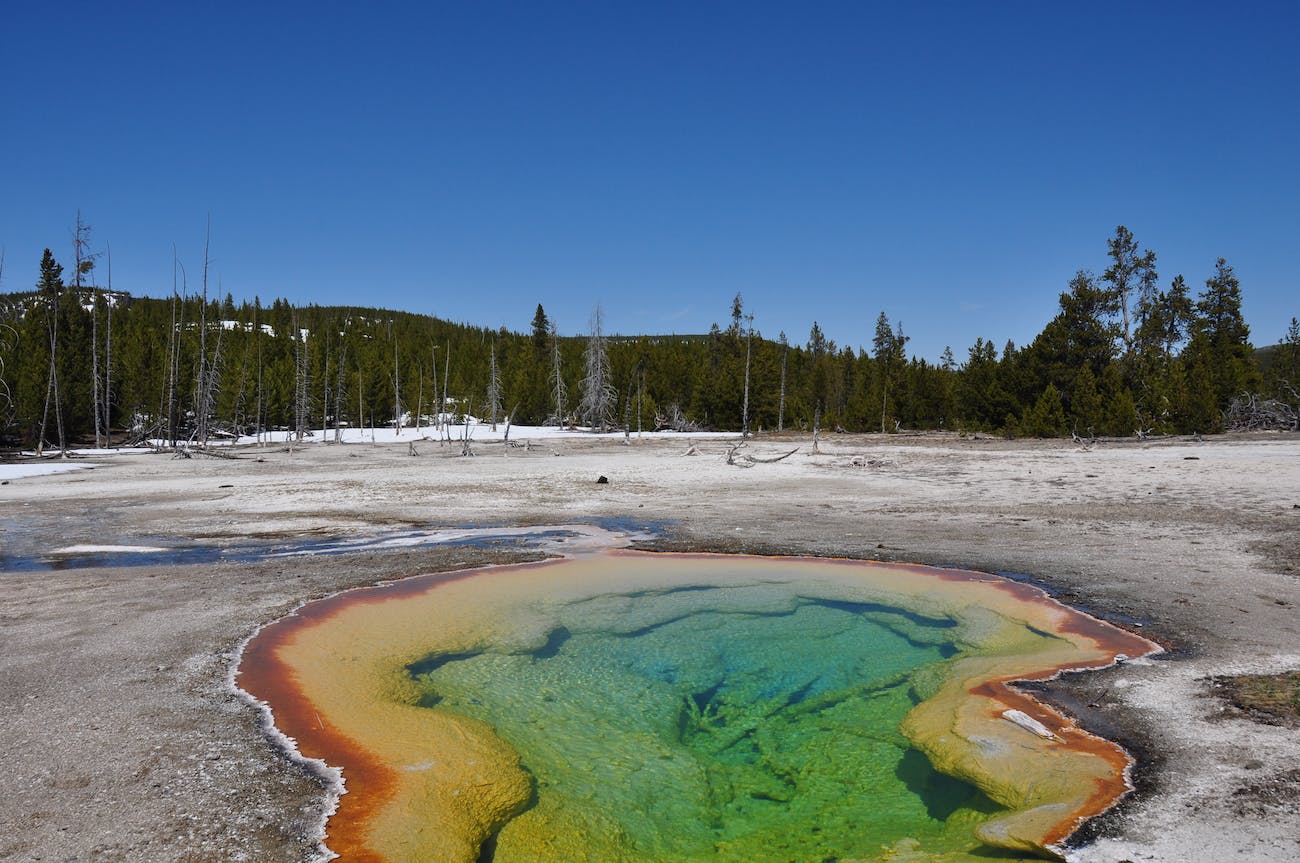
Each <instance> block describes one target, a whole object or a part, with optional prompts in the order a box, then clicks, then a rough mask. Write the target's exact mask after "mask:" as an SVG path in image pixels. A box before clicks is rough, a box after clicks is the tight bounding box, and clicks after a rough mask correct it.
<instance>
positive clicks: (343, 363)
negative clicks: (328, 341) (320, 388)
mask: <svg viewBox="0 0 1300 863" xmlns="http://www.w3.org/2000/svg"><path fill="white" fill-rule="evenodd" d="M347 364H348V346H347V342H344V343H343V344H341V345H340V346H339V361H338V362H337V363H336V364H335V374H336V375H337V376H338V382H337V383H335V384H334V442H335V443H340V442H341V441H342V440H343V436H342V432H341V430H340V427H339V417H340V416H341V415H342V413H343V370H344V369H345V368H346V367H347Z"/></svg>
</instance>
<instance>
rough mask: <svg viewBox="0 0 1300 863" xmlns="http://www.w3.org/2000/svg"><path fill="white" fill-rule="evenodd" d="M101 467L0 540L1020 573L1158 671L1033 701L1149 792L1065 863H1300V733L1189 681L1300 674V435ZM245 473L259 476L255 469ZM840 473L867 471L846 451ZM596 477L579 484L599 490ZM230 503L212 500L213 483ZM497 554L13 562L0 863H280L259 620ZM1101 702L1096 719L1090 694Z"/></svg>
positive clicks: (286, 837) (586, 445) (4, 500)
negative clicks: (468, 527)
mask: <svg viewBox="0 0 1300 863" xmlns="http://www.w3.org/2000/svg"><path fill="white" fill-rule="evenodd" d="M620 440H621V439H617V440H608V441H591V440H581V439H573V440H546V441H541V442H540V446H539V447H538V448H536V449H533V450H531V451H529V452H524V451H522V450H510V451H509V454H508V455H505V454H504V448H503V447H502V446H501V445H499V444H489V443H483V444H481V445H480V446H479V447H478V450H479V453H480V455H479V456H478V457H476V458H472V459H464V458H455V457H451V454H450V452H451V450H450V448H448V447H439V446H438V445H437V444H436V443H432V442H430V443H424V444H420V452H421V455H420V456H419V457H417V458H412V457H410V456H408V455H407V447H406V445H405V444H398V445H389V446H382V445H381V446H372V445H369V444H348V445H343V446H335V445H328V446H322V445H311V446H308V447H306V448H305V449H303V450H300V451H298V452H296V453H294V454H289V453H286V452H283V451H281V450H279V449H264V450H257V449H246V450H243V451H242V452H241V455H243V456H244V458H241V459H240V460H237V461H226V460H210V459H199V458H195V459H192V460H174V459H171V458H169V457H167V456H159V455H143V456H142V455H132V456H122V457H112V456H108V457H105V456H101V455H96V456H95V459H94V461H95V462H96V463H98V464H100V465H101V466H100V467H98V468H96V469H94V470H86V471H77V472H73V473H64V474H58V475H52V476H42V477H32V478H28V479H14V480H12V481H10V482H9V483H8V484H7V485H0V530H2V531H3V532H0V546H3V547H2V548H0V554H14V553H15V552H16V551H21V550H23V549H30V548H33V547H37V548H39V547H44V548H47V549H48V548H56V547H60V546H69V545H75V544H94V545H112V544H128V545H156V544H160V543H165V541H166V540H167V539H168V538H192V537H209V538H212V540H213V541H215V542H230V541H238V540H242V539H245V538H248V537H251V536H259V535H261V536H277V535H289V536H297V535H308V536H346V535H364V534H367V533H372V532H374V531H376V530H384V529H390V528H401V527H405V526H408V525H411V524H418V525H425V524H430V523H435V524H436V523H464V522H484V521H512V522H514V521H518V522H528V523H537V524H548V523H560V522H565V521H570V520H572V519H575V518H583V517H591V516H631V517H633V518H640V519H650V520H654V519H668V520H672V521H673V522H674V526H673V527H672V528H671V533H670V536H669V538H668V539H666V540H665V541H663V542H661V543H659V544H658V545H659V547H662V548H701V549H713V550H722V551H762V552H773V551H779V552H794V553H812V554H832V555H844V556H852V557H868V558H871V557H875V558H882V559H889V560H910V561H918V562H924V563H938V564H956V565H963V566H968V567H972V568H977V569H986V570H1004V571H1010V572H1018V573H1028V574H1031V575H1032V576H1033V577H1035V578H1036V579H1039V580H1040V581H1041V582H1042V583H1044V584H1046V585H1047V586H1049V587H1051V588H1052V589H1054V590H1055V591H1057V592H1058V594H1059V595H1060V596H1061V597H1062V598H1063V599H1065V600H1066V601H1070V602H1074V603H1076V604H1081V605H1083V606H1084V607H1089V608H1094V609H1097V610H1099V611H1101V612H1103V613H1106V614H1110V615H1112V616H1119V617H1123V618H1128V619H1134V620H1137V621H1140V622H1142V623H1143V624H1144V627H1143V631H1145V632H1147V633H1149V634H1152V635H1154V636H1155V637H1157V638H1159V639H1162V640H1163V641H1165V642H1167V643H1169V644H1170V645H1171V646H1172V647H1173V648H1174V654H1173V655H1174V658H1173V659H1168V660H1160V661H1155V662H1151V663H1144V664H1138V663H1134V664H1130V665H1127V666H1125V667H1122V668H1120V669H1115V670H1112V671H1108V672H1104V673H1101V674H1097V675H1089V676H1073V677H1071V678H1069V679H1067V680H1064V681H1061V682H1059V683H1057V684H1054V685H1052V686H1051V687H1050V692H1049V693H1048V696H1049V697H1050V698H1052V699H1053V700H1054V701H1056V702H1057V703H1058V704H1061V705H1063V706H1065V707H1067V708H1071V709H1075V710H1077V711H1078V712H1080V713H1082V714H1083V718H1084V719H1085V721H1087V722H1088V723H1089V724H1091V725H1092V726H1093V727H1096V728H1098V730H1104V731H1106V732H1107V733H1111V734H1114V735H1116V736H1117V737H1118V738H1119V739H1121V740H1122V741H1123V742H1125V743H1126V744H1128V745H1130V746H1132V747H1134V748H1135V749H1137V750H1138V751H1140V752H1141V753H1142V754H1143V755H1144V756H1145V757H1144V762H1143V763H1144V766H1143V768H1142V769H1141V770H1140V771H1139V772H1138V774H1137V778H1138V780H1139V784H1140V785H1141V787H1142V793H1141V794H1140V795H1139V796H1138V797H1137V798H1135V799H1134V800H1131V801H1129V802H1127V803H1125V804H1124V805H1123V806H1122V807H1121V808H1120V809H1119V810H1117V811H1116V812H1115V813H1112V814H1111V815H1109V816H1107V817H1106V818H1104V819H1102V820H1101V822H1100V824H1099V825H1097V826H1095V828H1094V830H1093V832H1095V833H1098V834H1099V836H1098V837H1097V838H1096V839H1095V841H1094V842H1092V844H1090V845H1086V846H1084V847H1082V848H1080V849H1077V850H1076V851H1074V852H1073V856H1074V857H1075V858H1076V859H1078V860H1079V861H1081V863H1119V861H1123V860H1131V861H1135V863H1136V861H1169V863H1176V862H1177V863H1181V861H1202V860H1204V861H1219V860H1234V861H1251V863H1253V861H1259V863H1265V861H1284V860H1291V859H1297V858H1300V803H1298V802H1297V801H1300V771H1297V769H1296V768H1297V765H1300V733H1298V732H1297V731H1296V730H1295V729H1286V728H1278V727H1273V726H1267V725H1262V724H1259V723H1257V722H1253V721H1251V720H1249V719H1246V718H1243V717H1240V716H1238V715H1235V714H1234V713H1233V711H1231V710H1230V709H1229V708H1227V707H1226V706H1225V705H1224V704H1223V703H1222V702H1220V701H1219V700H1218V699H1217V698H1215V697H1214V696H1213V694H1212V692H1211V687H1210V686H1209V685H1208V683H1207V679H1208V678H1209V677H1211V676H1213V675H1219V674H1226V673H1238V672H1244V671H1282V670H1290V669H1297V668H1300V614H1298V613H1297V606H1300V438H1297V437H1296V436H1290V437H1282V436H1269V437H1257V438H1252V439H1249V440H1245V439H1242V440H1233V439H1215V440H1209V441H1206V442H1199V443H1198V442H1156V443H1148V444H1139V443H1136V442H1131V443H1111V444H1103V445H1101V446H1098V447H1097V448H1095V449H1094V450H1092V451H1091V452H1083V451H1080V450H1079V449H1078V448H1077V447H1075V446H1073V445H1070V444H1067V443H1063V442H1047V443H1036V442H1028V443H1021V442H1016V443H1006V442H1002V441H960V440H956V439H955V438H951V437H949V438H942V439H934V438H928V439H919V438H898V437H877V436H871V437H847V436H836V437H834V438H831V439H829V440H828V441H826V442H824V443H823V449H824V450H825V451H826V452H827V454H826V455H819V456H812V455H809V454H808V443H809V441H808V440H807V439H800V438H786V439H775V438H763V439H761V440H760V441H759V442H757V443H754V444H752V445H751V451H753V452H755V453H756V454H760V455H765V454H774V453H777V452H779V451H783V450H785V449H789V448H790V447H793V446H795V445H802V447H803V448H802V449H801V450H800V452H799V453H797V454H796V455H794V456H792V457H791V458H789V459H787V460H785V461H783V462H780V463H777V464H760V465H758V466H755V467H753V468H748V469H743V468H738V467H734V466H729V465H727V464H726V463H725V461H724V459H723V453H724V450H725V445H724V444H723V443H722V442H720V441H707V440H706V441H695V443H696V444H697V445H698V446H699V448H700V449H701V454H700V455H698V456H684V455H683V453H684V452H685V450H686V447H687V442H686V441H673V440H667V441H662V440H660V441H650V440H643V441H633V445H632V446H630V447H623V446H620V445H618V444H619V441H620ZM257 459H262V460H261V461H258V460H257ZM855 462H857V463H855ZM601 474H603V475H606V476H608V477H609V480H610V482H609V484H608V485H597V484H595V482H594V481H595V479H596V477H597V476H598V475H601ZM223 486H228V487H225V488H223ZM506 557H509V555H507V554H503V553H489V552H481V551H470V550H465V549H412V550H405V551H390V552H382V553H380V552H364V553H359V554H354V555H348V556H344V557H334V558H329V559H318V560H313V559H302V558H296V559H280V560H274V561H269V562H265V563H261V564H255V565H249V564H245V565H236V564H232V563H216V564H208V565H187V566H149V567H132V568H117V569H80V570H64V571H46V572H4V573H0V752H3V756H0V757H2V758H3V763H2V765H0V800H3V801H4V802H3V803H0V860H6V861H7V860H23V861H26V860H86V861H89V860H95V861H100V860H104V861H111V860H149V861H152V860H159V861H163V860H169V861H171V860H175V861H234V860H259V861H260V860H268V861H272V860H274V861H279V860H283V861H295V860H303V859H306V857H307V856H308V855H309V853H310V850H311V844H312V839H313V837H312V835H311V834H312V830H313V825H314V824H315V822H316V819H317V818H318V817H319V813H320V807H321V805H322V802H321V801H322V796H321V793H320V790H319V785H318V784H317V783H316V782H315V781H314V780H313V779H312V778H311V777H309V776H307V775H305V774H304V773H303V771H301V770H300V769H299V768H297V767H295V766H293V765H291V764H289V763H288V762H287V761H286V760H285V759H283V758H281V757H280V756H279V755H278V754H277V753H276V752H274V751H273V749H272V748H271V747H270V745H269V744H268V742H267V741H266V738H265V737H264V736H263V735H262V734H261V733H260V731H259V730H258V728H257V722H256V715H255V714H254V712H253V711H252V710H251V709H250V708H249V707H247V706H246V705H244V704H243V703H242V702H241V701H240V700H238V699H237V698H235V697H234V696H233V695H231V694H230V693H228V692H226V691H225V690H224V688H223V683H224V678H225V675H226V673H227V671H228V668H229V665H230V655H231V651H233V650H234V649H235V648H236V647H237V646H238V644H239V643H240V642H241V641H242V640H243V639H244V638H245V637H247V636H248V634H249V633H250V632H252V631H253V629H254V628H255V627H256V626H258V625H259V624H261V623H264V622H266V621H268V620H271V619H274V618H275V617H277V616H279V615H282V614H284V613H285V612H287V611H288V610H290V609H291V608H292V607H293V606H294V605H295V604H297V603H298V602H300V601H302V600H303V599H306V598H310V597H315V596H321V595H325V594H327V593H330V592H333V591H336V590H338V589H340V588H342V587H345V586H348V585H352V584H357V583H366V582H370V581H374V580H379V579H384V578H392V577H396V576H401V575H406V574H413V573H416V572H422V571H429V570H433V569H446V568H456V567H463V566H467V565H474V564H478V563H482V562H485V561H488V560H493V559H502V558H506ZM1089 704H1094V705H1097V706H1096V707H1089V706H1088V705H1089Z"/></svg>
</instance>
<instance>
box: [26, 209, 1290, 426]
mask: <svg viewBox="0 0 1300 863" xmlns="http://www.w3.org/2000/svg"><path fill="white" fill-rule="evenodd" d="M87 235H88V230H86V229H85V226H84V225H83V224H82V223H81V221H80V218H79V219H78V228H77V231H76V238H77V243H76V244H75V247H74V260H73V261H72V274H71V276H70V277H69V278H67V279H65V277H64V268H63V266H62V265H61V264H60V263H59V262H58V261H57V260H56V259H55V258H54V256H53V255H52V254H51V253H50V252H49V251H48V250H46V252H45V254H44V256H43V258H42V260H41V262H40V266H39V273H38V277H37V281H36V285H35V290H34V291H29V292H24V293H17V294H8V295H3V296H0V435H3V437H4V439H5V440H6V441H7V442H9V443H10V444H11V445H16V444H21V445H23V446H27V447H35V446H38V445H44V446H46V447H49V446H55V447H57V446H66V445H70V444H71V443H73V442H76V443H83V442H87V441H90V440H100V441H102V442H106V441H108V440H109V439H110V438H109V435H110V434H111V435H112V436H113V437H112V439H113V440H115V441H117V442H121V441H122V440H123V439H124V438H129V437H132V436H135V437H142V436H144V435H149V436H155V437H160V438H164V439H170V440H175V441H179V440H198V441H205V440H210V439H212V438H213V436H217V435H222V434H229V433H233V432H240V433H244V434H252V433H256V431H257V430H259V429H273V428H279V429H291V430H298V431H300V432H302V433H306V430H308V429H313V428H314V429H320V428H326V429H331V428H335V427H357V426H361V427H371V426H377V427H383V426H391V425H393V424H395V423H399V422H400V423H402V424H412V425H413V424H416V423H417V422H419V423H426V422H428V421H429V418H436V417H437V416H438V415H439V413H440V412H441V411H442V410H443V409H444V408H446V409H447V411H448V413H449V414H455V415H457V416H460V415H463V414H465V413H472V414H474V415H475V416H478V417H480V418H483V419H485V420H487V421H492V422H499V421H504V420H505V418H506V417H507V416H508V417H509V418H510V420H511V421H512V422H515V423H524V424H546V423H551V424H555V423H561V422H562V423H566V424H582V425H591V426H596V427H600V428H604V429H614V428H626V429H630V430H631V431H636V430H638V429H642V428H644V429H647V430H648V429H651V428H655V427H662V426H669V427H678V428H682V427H688V426H698V427H703V428H714V429H731V430H740V429H742V428H746V429H748V430H778V429H802V430H811V429H812V428H813V427H814V426H820V428H821V429H823V430H836V429H843V430H847V431H873V430H874V431H886V432H889V431H896V430H899V429H938V428H942V429H948V430H965V431H984V432H989V433H1003V434H1011V435H1029V436H1057V435H1064V434H1068V433H1070V432H1072V431H1073V432H1075V433H1077V434H1079V435H1081V436H1088V435H1114V436H1131V435H1133V434H1134V433H1140V434H1162V433H1190V432H1207V433H1208V432H1215V431H1220V430H1222V429H1223V427H1224V417H1225V410H1226V409H1227V408H1228V406H1229V404H1230V402H1232V400H1233V399H1234V398H1236V397H1238V396H1240V395H1242V394H1244V393H1262V394H1263V395H1264V396H1268V397H1272V398H1275V399H1278V400H1280V401H1282V402H1283V403H1285V404H1287V405H1290V409H1291V410H1292V411H1293V412H1294V409H1295V407H1296V406H1297V401H1300V397H1298V396H1297V393H1296V390H1297V388H1300V326H1298V325H1297V322H1296V320H1295V319H1294V318H1293V319H1292V320H1291V323H1290V327H1289V329H1288V330H1287V332H1286V333H1284V334H1282V340H1281V344H1280V345H1279V346H1278V347H1277V348H1276V349H1274V350H1273V351H1272V352H1271V354H1270V356H1269V360H1270V361H1269V362H1268V364H1267V366H1266V368H1261V367H1260V364H1259V363H1258V362H1257V359H1256V352H1255V351H1254V349H1253V347H1252V346H1251V343H1250V338H1249V337H1250V333H1249V330H1248V328H1247V326H1246V324H1245V321H1244V319H1243V317H1242V314H1241V297H1242V295H1241V287H1240V284H1239V282H1238V280H1237V278H1236V276H1235V274H1234V272H1233V269H1232V267H1231V266H1229V265H1228V263H1227V262H1226V261H1224V260H1223V259H1222V258H1220V259H1219V260H1218V261H1217V262H1216V263H1215V264H1214V266H1213V269H1212V271H1211V273H1210V274H1209V277H1208V278H1207V279H1206V280H1205V282H1204V288H1203V289H1202V290H1201V291H1200V292H1199V293H1198V294H1197V295H1195V296H1194V295H1193V294H1192V291H1191V288H1190V287H1189V285H1188V284H1187V282H1186V280H1185V279H1184V278H1183V276H1181V275H1178V276H1175V277H1174V278H1173V279H1171V280H1170V281H1168V282H1167V283H1164V282H1162V281H1161V279H1160V277H1159V275H1158V273H1157V268H1156V255H1155V254H1154V253H1153V252H1151V251H1150V250H1145V249H1142V248H1141V247H1140V246H1139V245H1138V243H1137V242H1136V240H1135V239H1134V238H1133V235H1132V234H1131V233H1130V232H1129V231H1128V230H1127V229H1126V228H1124V227H1122V226H1121V227H1119V228H1117V229H1116V232H1115V234H1114V236H1113V237H1111V238H1110V239H1109V240H1108V241H1107V257H1108V264H1107V267H1106V269H1105V270H1104V271H1103V273H1102V274H1101V276H1100V277H1098V276H1096V275H1094V274H1093V273H1091V272H1088V271H1080V272H1078V273H1077V274H1076V275H1075V277H1074V278H1073V279H1072V280H1071V281H1070V282H1069V284H1068V286H1067V289H1066V290H1065V291H1063V292H1062V293H1061V294H1060V305H1059V311H1058V313H1057V315H1056V316H1055V317H1054V318H1053V319H1052V320H1051V321H1049V322H1048V323H1047V325H1046V326H1045V327H1044V329H1043V330H1042V332H1041V333H1039V334H1038V336H1037V337H1035V338H1034V340H1033V341H1032V342H1030V343H1029V344H1028V345H1025V346H1023V347H1018V346H1016V345H1014V344H1012V343H1011V342H1007V343H1006V344H1005V345H1004V346H1003V347H1002V348H1001V349H1000V350H999V349H998V348H997V347H996V346H995V344H994V342H993V341H991V340H986V339H984V338H979V339H976V341H975V343H974V344H973V345H971V346H970V347H969V349H968V350H967V353H966V356H965V357H962V358H961V359H960V360H959V359H958V358H957V357H955V356H954V354H953V352H952V350H951V349H946V350H945V351H944V354H943V357H942V359H941V360H940V361H939V362H938V363H932V362H929V361H927V360H925V359H921V358H917V357H911V358H908V355H907V350H906V347H907V342H908V338H907V336H906V335H904V332H903V327H902V324H901V322H898V323H891V322H890V321H889V319H888V318H887V316H886V315H885V314H884V313H883V312H882V313H881V314H880V316H879V317H878V318H877V320H876V323H875V330H874V333H873V335H872V339H871V346H870V348H869V349H856V350H855V349H854V348H851V347H848V346H841V345H837V344H836V343H835V342H834V341H833V340H830V339H827V338H826V337H825V335H824V334H823V332H822V330H821V327H820V326H819V325H818V324H817V323H815V322H814V323H813V325H812V328H811V331H810V332H809V335H808V339H807V341H806V342H804V343H802V344H797V343H792V342H791V341H790V340H789V339H788V338H787V336H786V334H785V333H781V334H779V335H778V336H777V337H776V338H769V337H765V336H764V335H763V334H762V333H761V332H760V331H758V330H756V329H755V328H754V326H753V322H754V315H752V314H750V313H749V312H748V311H747V310H746V308H745V306H744V303H743V300H742V298H741V297H740V296H739V295H737V296H736V298H735V299H734V301H733V302H732V306H731V314H730V319H729V321H726V322H725V324H726V325H725V326H719V325H718V324H715V325H714V326H713V327H712V328H711V329H710V331H709V332H708V333H706V334H702V335H661V336H651V335H644V336H636V337H620V336H608V337H607V336H605V335H604V334H603V333H602V332H601V326H600V321H599V309H597V311H596V314H595V315H593V319H592V321H591V334H590V335H587V336H573V337H561V336H559V335H558V334H557V331H556V326H555V324H554V322H553V321H551V320H550V318H549V317H548V315H547V314H546V312H545V310H544V308H543V307H542V306H541V305H538V306H537V307H536V310H535V313H534V314H533V318H532V322H531V326H530V327H529V328H528V329H527V330H525V331H523V332H512V331H508V330H507V329H505V328H501V329H499V330H492V329H488V328H483V327H474V326H469V325H464V324H458V323H452V322H448V321H445V320H440V319H438V318H435V317H431V316H428V315H419V314H413V313H409V312H397V311H388V310H382V309H373V308H361V307H343V306H316V305H308V306H300V307H294V306H291V305H290V304H289V303H287V302H286V301H284V300H280V299H277V300H274V301H273V302H272V303H271V304H270V305H269V306H263V305H262V304H261V302H260V301H259V300H256V299H255V300H254V301H253V302H251V303H249V302H242V303H240V304H236V303H235V302H234V300H233V298H232V297H231V295H230V294H227V295H226V296H225V297H224V299H214V298H208V297H207V275H206V267H205V268H204V270H205V271H204V274H203V278H202V286H201V289H200V288H198V287H196V288H195V289H194V290H191V288H190V286H189V284H188V279H187V277H186V276H185V274H184V272H183V269H181V270H180V275H179V276H178V282H177V287H176V290H175V292H174V294H173V296H172V297H170V298H167V299H151V298H141V297H132V296H130V295H129V294H127V293H125V292H121V291H113V290H112V289H111V278H110V279H109V284H108V285H107V286H105V285H100V284H99V278H98V277H99V272H98V270H99V267H98V266H97V263H98V256H97V255H95V254H91V253H90V252H89V251H88V249H89V246H88V244H87V243H86V242H85V240H86V237H87Z"/></svg>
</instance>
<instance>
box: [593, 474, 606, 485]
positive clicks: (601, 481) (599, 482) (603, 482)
mask: <svg viewBox="0 0 1300 863" xmlns="http://www.w3.org/2000/svg"><path fill="white" fill-rule="evenodd" d="M596 485H609V477H607V476H605V475H603V474H602V475H601V476H600V477H598V478H597V479H596Z"/></svg>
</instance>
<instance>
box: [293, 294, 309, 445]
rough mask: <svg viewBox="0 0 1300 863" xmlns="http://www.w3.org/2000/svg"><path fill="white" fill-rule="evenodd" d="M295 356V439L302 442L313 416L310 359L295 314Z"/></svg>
mask: <svg viewBox="0 0 1300 863" xmlns="http://www.w3.org/2000/svg"><path fill="white" fill-rule="evenodd" d="M293 355H294V382H295V384H294V399H293V402H294V439H295V440H297V441H298V442H302V439H303V438H304V437H305V436H306V434H307V419H308V417H310V416H311V388H310V380H309V378H308V375H307V372H308V364H309V357H308V355H307V337H306V334H305V333H303V331H302V329H301V328H300V327H299V326H298V313H297V312H296V311H295V312H294V313H293Z"/></svg>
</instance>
